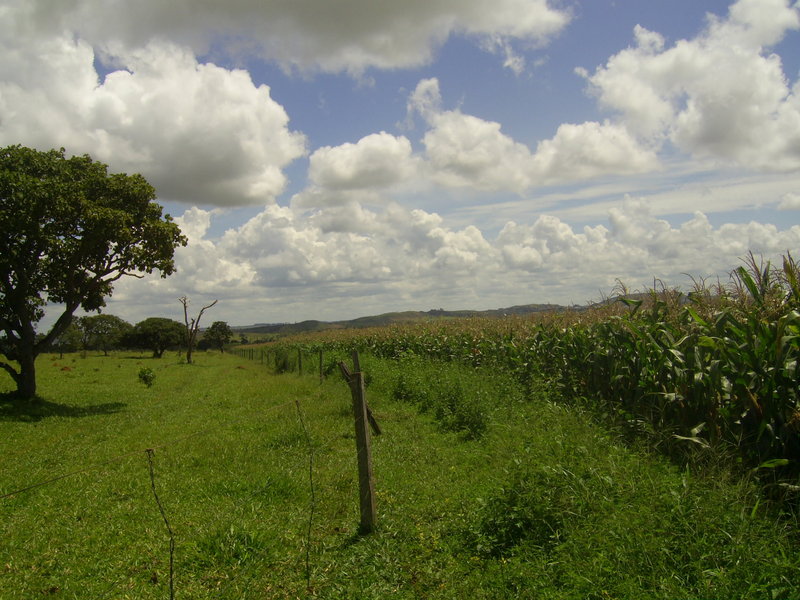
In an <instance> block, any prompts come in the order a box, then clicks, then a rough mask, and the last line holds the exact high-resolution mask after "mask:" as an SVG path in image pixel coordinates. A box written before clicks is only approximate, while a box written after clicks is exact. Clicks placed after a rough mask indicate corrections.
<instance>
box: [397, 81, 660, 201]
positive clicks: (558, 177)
mask: <svg viewBox="0 0 800 600" xmlns="http://www.w3.org/2000/svg"><path fill="white" fill-rule="evenodd" d="M441 104H442V101H441V94H440V92H439V85H438V80H436V79H424V80H422V81H420V82H419V84H418V85H417V88H416V89H415V90H414V92H413V93H412V94H411V95H410V96H409V102H408V108H409V113H410V114H414V113H418V114H419V115H420V116H422V117H423V118H424V119H425V121H426V122H427V124H428V125H429V129H428V130H427V131H426V133H425V135H424V137H423V144H424V146H425V151H426V153H425V158H426V159H427V161H428V163H429V167H430V173H431V177H432V179H433V180H434V181H436V182H438V183H440V184H442V185H446V186H469V187H472V188H477V189H480V190H485V191H497V190H503V191H512V192H516V193H522V192H524V191H525V190H527V189H529V188H531V187H534V186H537V185H550V184H554V183H562V182H564V181H574V180H578V179H588V178H591V177H598V176H603V175H609V174H629V173H641V172H646V171H650V170H653V169H655V168H657V167H658V159H657V157H656V155H655V152H654V151H653V150H652V149H649V148H647V147H645V146H643V145H641V144H640V143H639V142H638V140H637V139H636V138H635V137H634V136H632V135H631V134H630V133H629V132H628V130H627V129H625V128H624V127H623V126H621V125H617V124H614V123H610V122H608V121H606V122H604V123H596V122H586V123H582V124H578V125H573V124H564V125H561V126H560V127H559V128H558V130H557V131H556V133H555V135H554V137H552V138H550V139H547V140H543V141H541V142H540V143H539V144H538V145H537V148H536V150H535V151H534V152H532V151H531V150H530V148H528V147H527V146H526V145H524V144H521V143H519V142H516V141H515V140H514V139H513V138H511V137H510V136H508V135H506V134H505V133H503V132H502V131H501V125H500V123H497V122H494V121H487V120H484V119H480V118H478V117H475V116H472V115H467V114H463V113H462V112H461V111H460V110H443V109H442V108H441Z"/></svg>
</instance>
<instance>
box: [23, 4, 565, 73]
mask: <svg viewBox="0 0 800 600" xmlns="http://www.w3.org/2000/svg"><path fill="white" fill-rule="evenodd" d="M21 2H27V3H29V4H30V7H29V8H28V9H27V10H28V12H29V14H30V15H31V16H30V22H31V23H32V24H33V25H34V26H36V27H38V28H40V29H43V28H50V29H51V31H52V30H55V31H59V30H61V29H63V28H68V29H72V30H75V31H80V32H81V35H82V36H84V37H85V38H87V39H90V40H91V41H92V43H93V44H97V45H103V46H105V45H109V44H110V42H116V41H121V42H122V43H123V44H124V45H125V46H127V47H128V48H132V47H140V46H145V45H147V44H148V43H150V42H151V41H152V40H154V39H172V40H174V41H176V42H177V43H179V44H182V45H189V46H191V47H192V48H193V49H194V51H195V53H197V54H205V53H206V52H207V51H208V49H209V47H210V44H211V42H212V36H213V37H214V41H217V43H219V40H220V39H223V40H227V42H226V43H225V46H224V51H225V52H226V53H228V54H233V55H235V54H236V53H237V52H238V51H242V50H247V51H248V52H258V53H260V54H261V55H262V56H264V57H265V58H268V59H271V60H276V61H278V62H280V63H281V64H283V65H284V66H285V67H286V68H298V69H301V70H316V69H321V70H324V71H334V72H338V71H349V72H354V73H360V72H363V71H364V70H365V69H367V68H370V67H377V68H384V69H386V68H388V69H391V68H408V67H415V66H420V65H422V64H425V63H427V62H428V61H430V59H431V56H432V54H433V52H434V51H435V49H436V48H437V47H438V46H439V45H441V44H442V43H443V42H444V41H445V40H446V39H447V38H448V37H449V36H450V35H452V34H455V33H465V34H468V35H471V36H475V37H476V38H478V39H484V38H487V37H496V38H501V39H503V40H521V41H523V42H526V43H541V42H542V41H543V40H545V39H547V38H549V37H550V36H553V35H555V34H557V33H558V32H559V31H561V30H562V29H563V27H564V26H565V25H566V24H567V23H568V21H569V16H568V14H567V13H566V12H565V11H561V10H558V9H556V8H553V7H551V6H549V5H548V2H547V1H546V0H496V1H495V2H492V3H491V4H487V3H486V2H483V1H482V0H407V1H405V2H374V1H373V0H342V1H338V2H318V1H316V0H292V1H291V2H284V1H281V0H229V1H227V2H224V3H222V2H205V3H203V6H202V8H201V9H198V6H197V4H196V2H193V1H192V0H170V1H169V2H163V1H162V0H139V1H138V2H136V3H133V4H127V5H126V6H125V15H124V18H122V17H121V16H120V6H119V4H118V3H115V2H109V1H108V0H84V1H82V2H80V3H78V2H58V3H56V4H53V3H52V2H48V1H47V0H18V3H21Z"/></svg>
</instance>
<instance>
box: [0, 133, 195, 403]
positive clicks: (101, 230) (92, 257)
mask: <svg viewBox="0 0 800 600" xmlns="http://www.w3.org/2000/svg"><path fill="white" fill-rule="evenodd" d="M64 152H65V151H64V149H63V148H62V149H60V150H49V151H46V152H43V151H38V150H34V149H31V148H26V147H24V146H9V147H6V148H2V149H0V231H2V233H3V235H2V236H0V330H1V331H2V332H3V333H4V334H5V335H4V337H5V338H6V341H5V343H4V344H3V354H4V355H5V357H6V359H7V360H8V361H9V362H3V361H0V368H3V369H5V370H6V371H7V372H8V373H9V374H10V375H11V376H12V377H13V378H14V381H15V382H16V384H17V390H18V393H19V395H20V396H23V397H28V398H30V397H33V396H35V393H36V379H35V366H34V362H35V359H36V356H37V355H38V354H39V353H40V352H41V351H42V350H44V349H45V348H47V347H48V346H49V344H50V343H51V342H52V341H53V340H54V339H56V338H57V337H58V336H59V335H60V334H61V333H62V332H64V330H65V329H66V328H67V327H68V326H69V324H70V322H71V320H72V315H73V313H74V312H75V310H77V309H78V308H79V307H80V308H83V309H84V310H85V311H87V312H91V311H95V310H98V309H100V308H101V307H103V306H104V305H105V299H106V298H107V297H108V296H110V295H111V293H112V291H113V286H114V282H116V281H117V280H119V279H120V278H121V277H124V276H126V275H130V276H135V277H140V276H142V275H143V274H145V273H152V272H153V271H159V272H160V274H161V276H162V277H166V276H167V275H170V274H172V273H173V272H174V270H175V265H174V262H173V255H174V251H175V248H176V247H178V246H180V245H185V244H186V238H185V237H184V236H183V235H181V232H180V229H179V228H178V226H177V225H176V224H175V223H173V222H172V219H171V217H170V216H169V215H163V214H162V210H163V209H162V207H161V206H160V205H159V204H157V203H155V202H154V200H155V197H156V196H155V190H154V189H153V187H152V186H151V185H150V184H149V183H148V182H147V181H146V180H145V178H144V177H142V176H141V175H138V174H135V175H126V174H119V173H114V174H109V173H108V167H107V166H106V165H105V164H103V163H101V162H97V161H94V160H92V159H91V157H89V156H88V155H84V156H72V157H66V156H65V154H64ZM47 303H54V304H58V305H62V306H63V308H62V309H61V310H62V312H61V313H60V315H59V316H58V318H57V319H56V320H55V322H54V324H53V326H52V327H51V328H50V330H49V331H48V332H47V333H46V334H44V335H43V336H40V339H38V340H37V337H36V327H35V326H36V323H38V322H39V321H40V320H41V318H42V317H43V316H44V308H45V305H46V304H47ZM11 361H16V362H17V363H18V365H19V369H17V368H15V366H14V365H13V364H11Z"/></svg>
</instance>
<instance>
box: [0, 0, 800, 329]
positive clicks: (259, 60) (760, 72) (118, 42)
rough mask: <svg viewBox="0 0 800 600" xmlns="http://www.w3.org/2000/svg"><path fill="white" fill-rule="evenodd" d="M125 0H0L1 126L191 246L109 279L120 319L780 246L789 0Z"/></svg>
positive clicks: (634, 265) (324, 306)
mask: <svg viewBox="0 0 800 600" xmlns="http://www.w3.org/2000/svg"><path fill="white" fill-rule="evenodd" d="M126 6H129V7H128V8H126V9H123V10H126V11H127V13H126V14H119V10H120V8H119V6H118V3H115V2H111V1H110V0H76V1H75V2H71V3H66V2H65V3H59V4H58V5H56V6H53V5H52V3H50V2H47V1H45V0H0V30H2V31H3V32H4V33H3V35H2V36H0V50H2V52H3V56H4V57H5V60H4V61H3V64H0V144H3V145H7V144H17V143H21V144H24V145H28V146H32V147H37V148H40V149H47V148H51V147H59V146H64V147H65V148H66V150H67V152H69V153H76V154H79V153H88V154H90V155H91V156H92V157H94V158H96V159H98V160H102V161H103V162H106V163H108V164H109V165H110V167H111V169H112V170H115V171H124V172H141V173H142V174H143V175H145V177H147V178H148V180H149V181H151V183H153V184H154V185H155V186H156V189H157V190H158V193H159V201H160V202H161V203H162V204H163V205H164V206H165V207H166V209H167V211H168V212H169V213H170V214H171V215H173V216H174V217H176V219H177V220H178V222H179V224H180V225H181V226H182V228H183V230H184V232H185V233H186V234H187V235H188V237H189V240H190V241H189V245H188V246H187V247H186V248H182V249H179V250H178V252H177V254H176V264H177V266H178V273H177V274H176V275H174V276H172V277H170V278H168V279H163V280H162V279H160V278H157V277H153V278H147V279H145V280H138V279H128V280H123V281H121V282H119V283H118V284H117V287H116V290H115V293H114V295H113V297H112V298H111V299H110V301H109V306H108V309H107V310H108V312H111V313H113V314H117V315H119V316H121V317H123V318H125V319H127V320H129V321H131V322H136V321H138V320H140V319H143V318H145V317H148V316H171V317H173V318H180V316H181V312H180V310H179V309H180V308H181V307H180V305H179V304H178V302H177V298H178V297H180V296H183V295H187V296H189V297H190V299H191V300H192V301H193V303H196V304H197V305H198V306H199V305H201V304H205V303H207V301H209V300H213V299H219V300H220V302H219V304H218V305H217V306H215V307H214V309H213V312H214V314H213V315H211V314H210V315H209V319H211V320H226V321H228V322H229V323H231V324H233V325H245V324H249V323H255V322H279V321H300V320H304V319H311V318H317V319H325V320H333V319H344V318H354V317H357V316H361V315H365V314H375V313H380V312H388V311H394V310H417V309H419V310H427V309H429V308H438V307H444V308H448V309H463V308H475V309H485V308H497V307H504V306H511V305H514V304H523V303H536V302H559V303H565V304H566V303H572V302H575V303H583V302H586V301H590V300H594V299H597V298H598V297H600V296H601V295H603V294H607V293H609V292H610V291H611V289H612V287H613V286H614V285H615V282H616V281H617V280H622V281H624V282H625V283H626V284H627V285H629V286H630V287H631V288H637V287H638V288H641V287H642V286H645V285H648V284H650V283H652V281H653V279H654V278H658V279H660V280H662V281H663V282H665V283H667V284H669V285H676V286H680V287H682V288H684V289H687V288H688V287H690V285H691V280H690V279H689V278H687V276H686V275H685V274H686V273H689V274H692V275H693V276H695V277H711V278H716V277H718V276H719V277H722V279H723V280H724V279H725V277H726V276H727V273H728V272H729V271H730V270H731V269H732V268H734V267H736V266H738V264H740V259H741V258H742V257H743V256H744V255H745V254H746V253H747V252H748V251H753V252H755V253H756V254H761V255H763V256H764V257H766V258H771V259H775V258H777V257H779V256H780V255H781V254H782V253H785V252H786V251H787V250H791V251H796V252H797V253H798V254H800V248H799V247H800V85H799V84H798V81H799V80H800V78H799V75H800V9H798V4H797V3H796V2H795V1H794V0H738V1H736V2H728V1H721V0H720V1H701V0H672V1H670V2H662V1H656V0H644V1H643V0H591V1H589V0H564V1H547V0H496V1H495V2H493V3H486V2H484V1H482V0H407V1H406V2H404V3H395V2H377V1H375V0H337V1H332V0H326V1H325V2H322V1H321V0H295V1H294V2H291V3H285V2H278V1H277V0H276V1H271V0H229V1H227V2H221V1H219V2H207V3H203V5H202V8H197V6H198V4H197V3H196V2H193V1H192V0H171V1H170V2H169V3H165V2H162V1H161V0H140V1H139V2H137V3H135V4H131V5H126ZM3 9H4V10H3Z"/></svg>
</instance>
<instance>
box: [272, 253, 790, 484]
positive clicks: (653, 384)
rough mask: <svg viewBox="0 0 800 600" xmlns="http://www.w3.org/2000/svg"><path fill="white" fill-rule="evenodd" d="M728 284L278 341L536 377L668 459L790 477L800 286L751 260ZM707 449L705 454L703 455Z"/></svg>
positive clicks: (786, 262)
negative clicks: (509, 315) (709, 461)
mask: <svg viewBox="0 0 800 600" xmlns="http://www.w3.org/2000/svg"><path fill="white" fill-rule="evenodd" d="M746 263H747V264H746V266H742V267H740V268H738V269H736V270H735V271H733V272H732V274H731V279H730V281H728V282H725V283H723V282H716V283H715V284H714V285H707V284H706V283H705V282H703V281H699V282H696V284H695V286H694V289H693V290H692V291H691V292H689V293H686V294H684V293H681V292H680V291H678V290H676V289H667V288H664V287H661V288H659V289H651V290H649V291H648V292H646V293H637V294H632V293H629V292H628V291H627V290H620V292H621V293H620V294H619V296H618V297H617V298H615V300H614V301H612V300H608V301H606V302H603V303H600V304H598V305H597V306H595V307H594V308H592V309H589V310H585V311H572V312H568V313H558V314H551V315H549V316H546V317H542V316H538V317H533V318H513V319H468V320H455V321H450V322H444V323H441V322H437V323H420V324H417V325H413V326H398V327H391V328H379V329H371V330H351V331H339V332H328V333H325V334H318V335H314V336H313V337H305V338H302V337H300V338H292V339H287V340H285V341H284V342H283V343H284V344H285V345H295V346H298V345H299V346H300V347H303V348H305V349H306V350H308V351H316V350H317V349H318V348H325V349H328V350H330V349H339V350H342V351H349V350H352V349H358V350H361V351H368V352H370V353H373V354H375V355H376V356H381V357H389V358H400V357H404V356H408V355H414V356H420V357H426V358H431V359H440V360H446V361H458V362H462V363H465V364H469V365H472V366H481V365H482V366H490V367H492V368H495V369H502V370H504V371H508V372H510V373H513V374H514V376H515V377H516V378H517V380H518V381H520V382H521V383H522V385H523V386H525V387H527V388H528V389H530V388H531V386H534V385H535V384H536V382H537V381H539V380H540V379H541V378H542V377H544V378H545V379H546V380H547V381H549V382H550V385H551V386H553V388H554V389H557V390H558V392H559V395H560V397H561V398H562V399H565V400H568V401H572V402H573V403H574V402H579V403H585V404H587V405H590V406H592V407H595V408H598V407H599V408H602V409H603V412H604V413H605V414H607V415H611V416H612V417H613V418H614V419H615V420H616V422H617V423H621V424H623V425H624V426H625V427H626V429H627V430H628V431H630V432H634V433H637V434H645V435H647V436H649V437H650V438H651V439H652V440H654V443H655V444H657V445H658V446H659V447H661V448H662V449H663V450H665V451H666V452H668V453H669V454H671V455H673V456H679V457H681V458H686V457H689V456H698V455H699V456H704V455H708V454H713V455H714V456H720V455H723V456H725V455H727V456H728V457H730V458H732V459H733V460H734V461H735V462H738V463H740V464H741V465H742V466H744V467H745V468H747V469H753V468H760V469H761V470H762V471H763V472H764V473H767V472H768V473H771V474H772V475H777V476H779V477H778V478H779V479H781V482H780V484H779V487H777V488H776V491H781V492H785V493H795V492H797V491H798V487H797V486H796V485H794V484H793V483H792V478H796V477H797V474H798V473H799V472H800V370H799V369H798V360H799V359H800V284H799V283H798V265H797V263H796V262H795V260H794V259H793V258H792V256H791V255H790V254H787V255H786V256H785V257H784V259H783V264H782V265H781V267H780V268H774V267H773V266H772V265H771V264H770V263H761V262H759V261H758V260H756V259H755V258H754V257H753V256H750V257H749V258H748V259H747V261H746ZM709 451H710V452H709Z"/></svg>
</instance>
